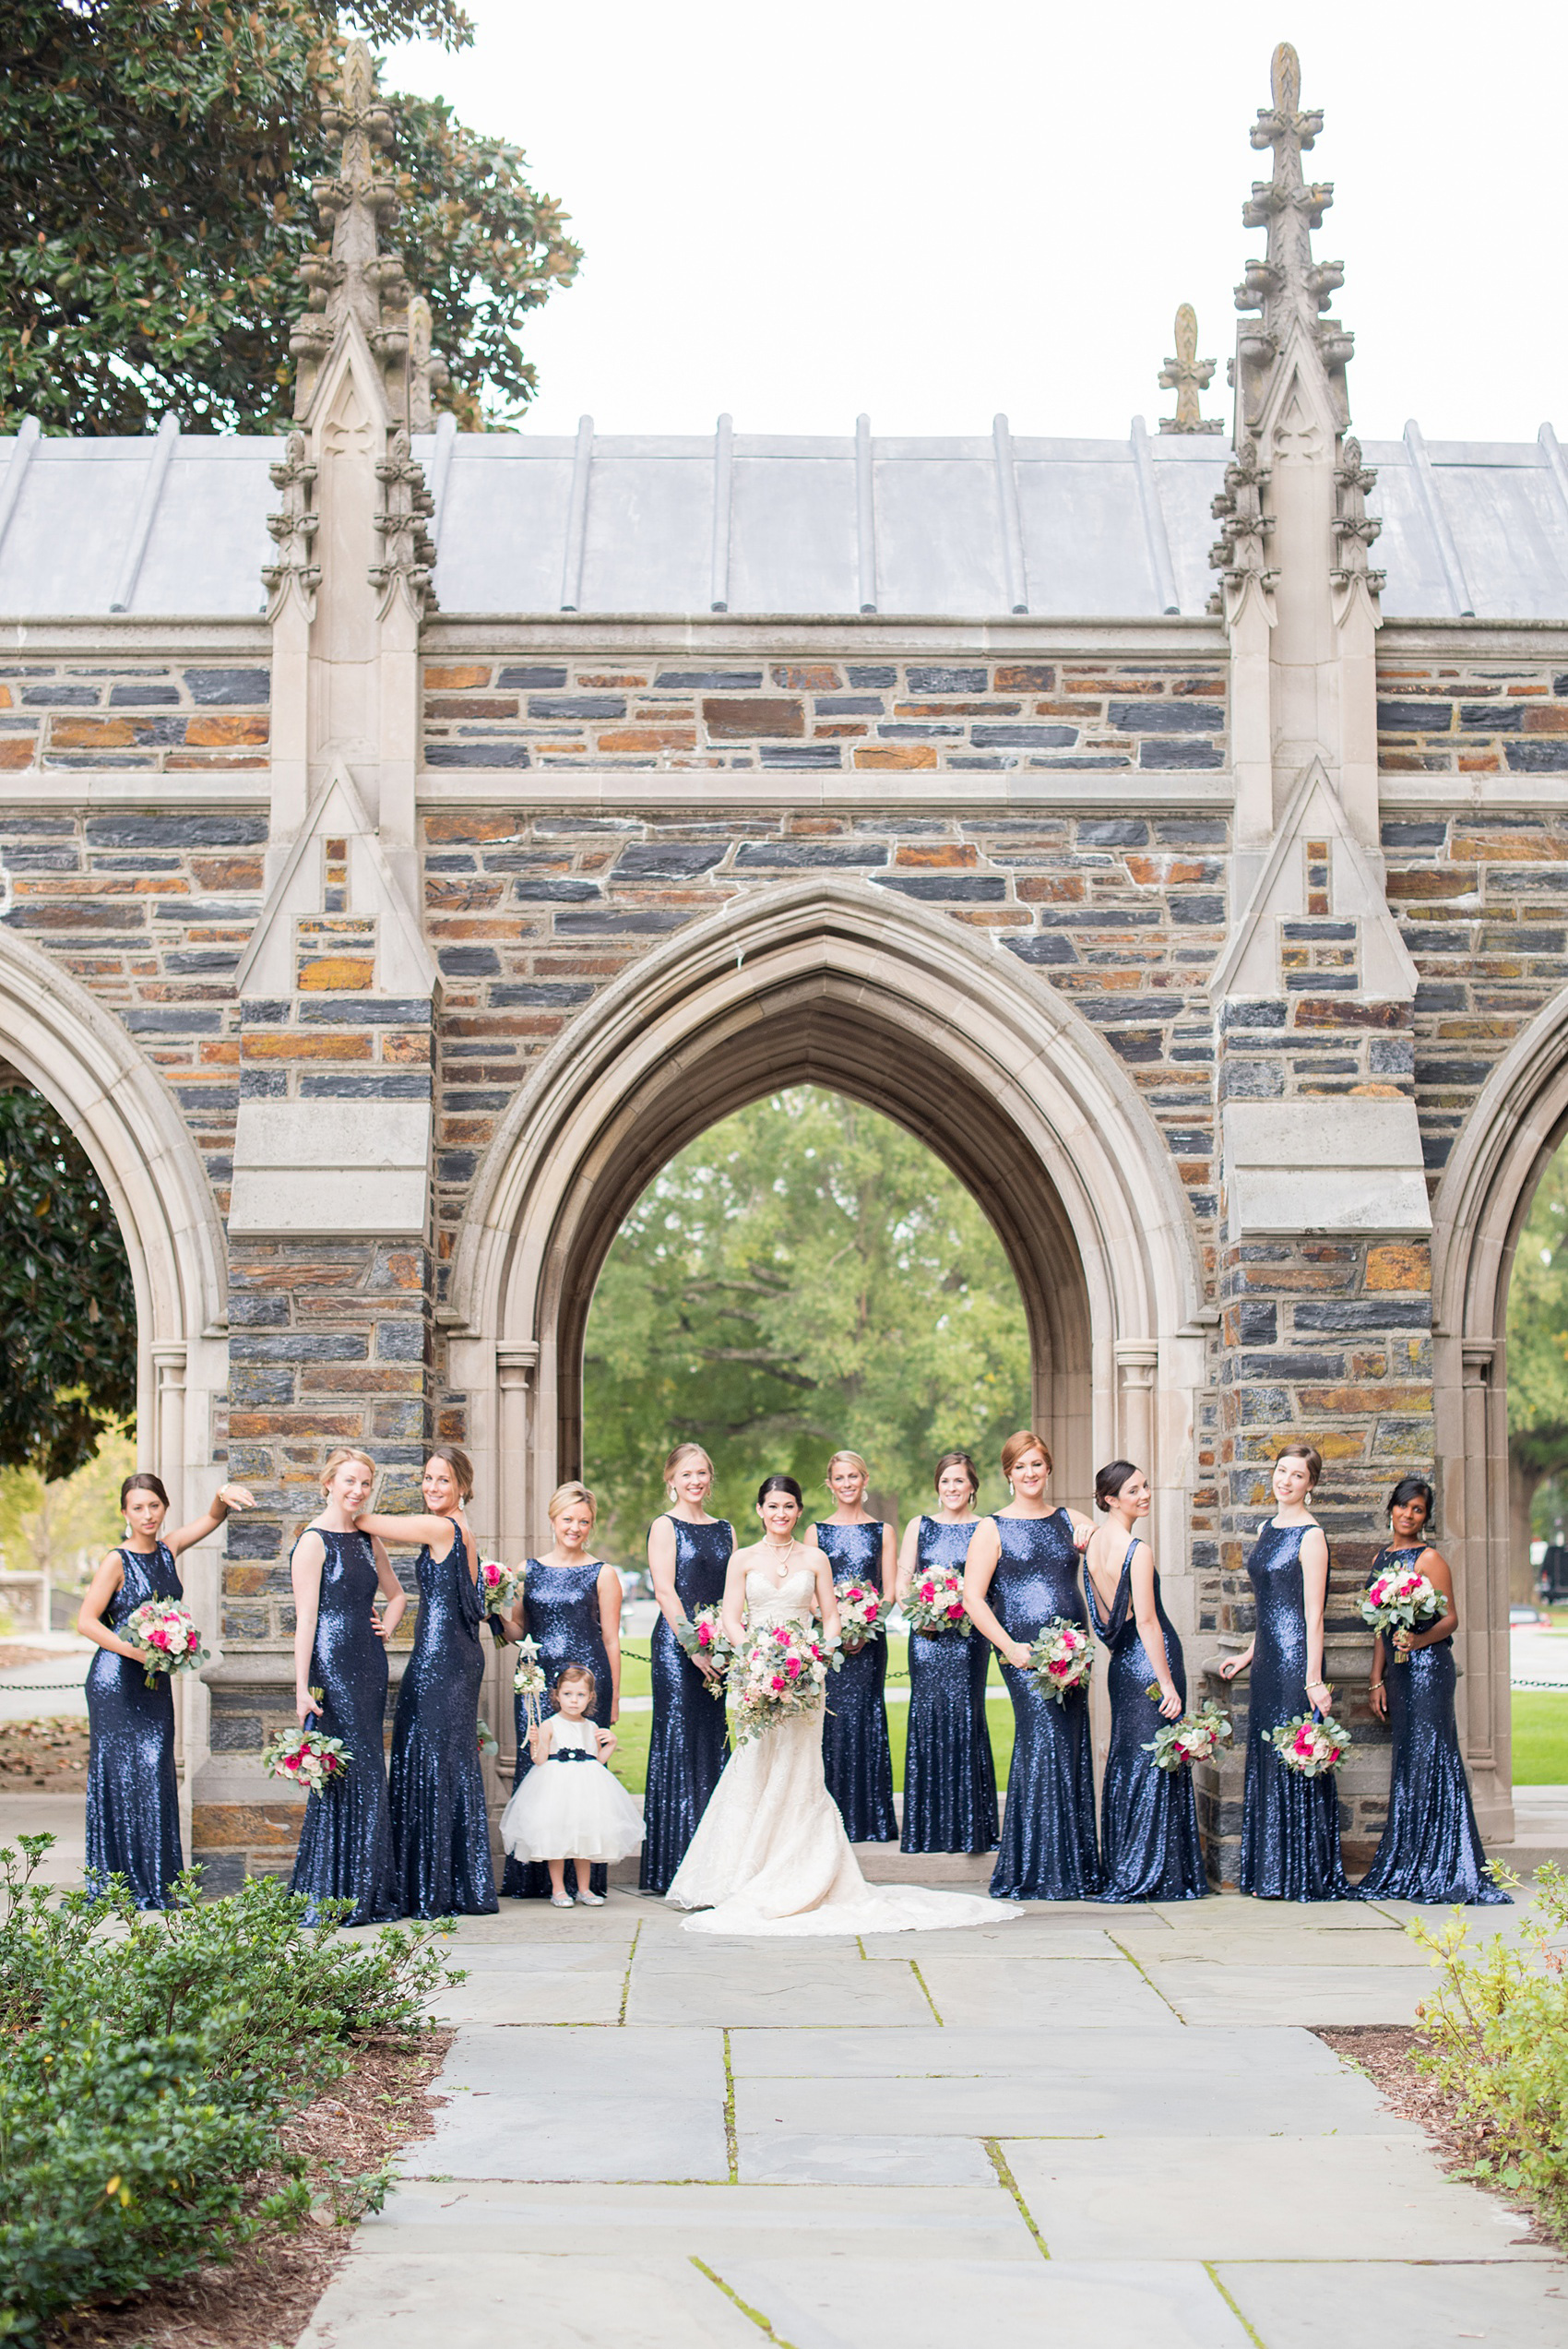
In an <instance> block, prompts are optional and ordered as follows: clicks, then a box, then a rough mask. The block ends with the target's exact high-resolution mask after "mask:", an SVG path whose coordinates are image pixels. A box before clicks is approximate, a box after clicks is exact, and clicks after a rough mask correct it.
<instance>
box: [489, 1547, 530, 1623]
mask: <svg viewBox="0 0 1568 2349" xmlns="http://www.w3.org/2000/svg"><path fill="white" fill-rule="evenodd" d="M479 1588H480V1595H481V1598H482V1599H483V1601H484V1611H485V1613H486V1615H510V1614H511V1612H512V1609H513V1608H514V1607H515V1606H516V1605H517V1601H518V1600H519V1599H520V1598H521V1597H522V1595H523V1568H521V1567H520V1566H503V1565H502V1563H501V1561H500V1559H499V1558H497V1557H481V1560H480V1562H479Z"/></svg>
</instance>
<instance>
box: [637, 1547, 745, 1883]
mask: <svg viewBox="0 0 1568 2349" xmlns="http://www.w3.org/2000/svg"><path fill="white" fill-rule="evenodd" d="M670 1522H671V1525H672V1526H673V1527H674V1529H675V1595H676V1597H677V1598H678V1599H679V1600H680V1602H681V1604H682V1605H683V1607H684V1609H685V1611H686V1613H687V1615H688V1616H695V1614H696V1612H697V1610H698V1609H699V1607H711V1606H717V1605H718V1604H719V1601H720V1599H722V1597H723V1596H724V1577H725V1574H726V1572H727V1571H728V1569H729V1565H730V1556H731V1551H732V1550H733V1549H734V1546H735V1533H734V1529H733V1527H732V1526H731V1525H729V1524H727V1523H726V1522H725V1520H723V1519H722V1518H716V1519H715V1520H714V1521H713V1522H712V1523H711V1524H709V1525H688V1524H687V1522H686V1520H685V1519H684V1518H681V1517H671V1520H670ZM649 1644H650V1647H651V1650H652V1656H651V1662H652V1680H653V1730H652V1733H651V1735H650V1736H649V1738H648V1747H647V1794H646V1795H644V1797H643V1856H642V1872H641V1875H640V1876H639V1878H638V1879H637V1880H638V1883H639V1884H640V1886H641V1888H642V1890H644V1891H645V1892H668V1891H669V1890H670V1881H671V1878H672V1877H673V1875H674V1873H675V1870H676V1869H677V1868H678V1867H679V1866H680V1865H681V1862H682V1861H683V1859H684V1858H685V1856H686V1846H687V1844H688V1843H689V1842H691V1840H692V1837H693V1836H694V1835H695V1832H696V1825H697V1821H698V1819H699V1818H701V1817H702V1815H703V1813H704V1811H705V1810H707V1804H708V1797H709V1795H711V1794H712V1793H713V1790H714V1788H715V1787H716V1786H717V1785H718V1783H719V1771H721V1770H722V1769H723V1767H724V1762H725V1756H726V1753H727V1751H728V1747H727V1746H726V1742H725V1717H724V1700H723V1698H722V1696H719V1697H715V1696H712V1695H710V1693H709V1688H708V1683H707V1681H706V1680H705V1679H704V1677H703V1675H702V1674H701V1673H700V1672H699V1671H698V1670H697V1668H696V1665H695V1663H693V1662H692V1660H691V1658H690V1656H688V1655H687V1653H686V1651H685V1650H684V1649H683V1647H682V1645H681V1643H680V1641H679V1640H677V1639H676V1637H675V1634H674V1633H673V1631H671V1628H670V1626H669V1625H668V1623H666V1622H665V1620H664V1617H663V1616H662V1615H660V1616H659V1620H658V1622H657V1623H656V1624H655V1625H654V1627H653V1638H652V1640H651V1642H650V1643H649Z"/></svg>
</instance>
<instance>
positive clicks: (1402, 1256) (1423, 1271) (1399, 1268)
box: [1367, 1240, 1431, 1291]
mask: <svg viewBox="0 0 1568 2349" xmlns="http://www.w3.org/2000/svg"><path fill="white" fill-rule="evenodd" d="M1367 1286H1368V1288H1369V1289H1418V1290H1423V1291H1424V1290H1427V1289H1430V1288H1431V1249H1430V1248H1429V1247H1425V1246H1409V1245H1408V1244H1406V1245H1403V1246H1400V1245H1396V1243H1395V1242H1394V1241H1392V1240H1390V1241H1388V1242H1386V1243H1384V1244H1383V1245H1381V1246H1377V1247H1374V1248H1369V1249H1368V1250H1367Z"/></svg>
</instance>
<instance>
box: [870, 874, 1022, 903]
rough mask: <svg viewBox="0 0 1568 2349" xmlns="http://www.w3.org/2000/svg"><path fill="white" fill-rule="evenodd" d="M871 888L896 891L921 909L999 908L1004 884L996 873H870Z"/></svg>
mask: <svg viewBox="0 0 1568 2349" xmlns="http://www.w3.org/2000/svg"><path fill="white" fill-rule="evenodd" d="M871 878H872V886H873V888H879V889H897V891H898V894H899V895H900V897H911V898H917V899H919V900H920V901H921V903H922V904H925V905H942V904H948V905H1000V904H1001V903H1002V901H1003V900H1004V898H1005V897H1006V895H1007V884H1006V882H1005V881H1004V879H1003V877H1002V876H1001V874H1000V873H914V874H903V873H873V875H872V876H871Z"/></svg>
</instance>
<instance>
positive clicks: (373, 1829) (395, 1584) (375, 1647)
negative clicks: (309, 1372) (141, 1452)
mask: <svg viewBox="0 0 1568 2349" xmlns="http://www.w3.org/2000/svg"><path fill="white" fill-rule="evenodd" d="M374 1483H375V1462H374V1461H373V1460H371V1459H370V1457H369V1456H368V1454H366V1453H364V1452H356V1451H346V1450H345V1451H336V1452H334V1453H333V1454H332V1457H331V1458H330V1460H328V1461H327V1465H326V1467H325V1468H324V1469H323V1470H322V1473H321V1491H322V1496H323V1498H324V1499H325V1502H326V1507H325V1508H323V1510H322V1512H321V1514H320V1516H319V1517H316V1518H314V1519H313V1520H312V1521H311V1522H310V1524H309V1525H307V1526H306V1528H305V1530H304V1532H303V1533H302V1534H301V1535H300V1538H299V1540H298V1541H297V1542H296V1543H295V1544H294V1547H293V1552H292V1555H291V1557H290V1560H289V1572H290V1578H291V1581H292V1583H293V1588H294V1714H295V1718H296V1719H297V1720H298V1722H299V1724H300V1726H301V1728H302V1729H303V1728H304V1727H305V1726H306V1724H307V1723H313V1722H314V1723H315V1725H316V1726H317V1727H318V1728H319V1729H320V1730H321V1731H322V1733H323V1735H326V1736H328V1737H340V1738H341V1739H342V1741H343V1743H344V1745H345V1746H346V1747H348V1749H349V1752H350V1755H351V1756H352V1759H351V1760H350V1764H349V1767H348V1769H347V1771H345V1772H344V1774H343V1776H342V1777H341V1778H339V1780H338V1781H337V1783H335V1784H334V1785H330V1786H327V1787H326V1788H325V1789H324V1790H323V1791H322V1792H321V1793H320V1794H313V1795H311V1797H310V1799H309V1801H308V1802H307V1803H306V1805H305V1818H304V1825H303V1828H302V1829H301V1830H300V1848H299V1852H298V1854H297V1855H296V1857H295V1860H294V1874H293V1881H292V1884H291V1888H290V1889H291V1890H292V1891H295V1892H308V1893H309V1895H310V1899H311V1907H310V1910H309V1912H308V1913H307V1914H308V1915H309V1917H310V1919H311V1921H312V1922H314V1921H315V1917H316V1914H317V1904H318V1903H319V1902H323V1901H347V1902H350V1914H348V1915H347V1916H346V1917H344V1918H342V1919H341V1920H340V1921H341V1922H342V1923H343V1924H344V1925H386V1924H388V1923H389V1922H390V1921H391V1920H392V1918H394V1917H396V1916H397V1915H398V1914H399V1911H398V1871H397V1868H396V1866H395V1865H394V1862H393V1857H392V1811H391V1803H390V1798H389V1795H388V1794H387V1787H386V1739H385V1729H384V1724H385V1723H386V1641H387V1640H389V1639H390V1638H391V1636H392V1634H393V1632H394V1631H395V1630H396V1629H397V1628H398V1624H399V1623H400V1622H401V1620H402V1616H403V1610H404V1608H405V1607H406V1606H407V1605H408V1603H409V1602H408V1596H407V1593H406V1592H404V1590H403V1586H402V1584H401V1583H400V1582H399V1581H398V1578H397V1576H396V1575H395V1574H394V1573H393V1571H392V1568H391V1567H390V1565H389V1564H388V1563H387V1557H386V1551H385V1550H384V1549H383V1548H382V1547H381V1544H379V1543H378V1542H373V1541H372V1539H371V1537H370V1535H369V1534H368V1533H361V1532H357V1531H356V1530H355V1526H354V1519H355V1517H356V1516H357V1515H358V1513H359V1511H360V1510H361V1509H362V1508H364V1507H365V1505H366V1503H367V1502H368V1501H369V1499H370V1495H371V1487H372V1486H373V1485H374ZM378 1593H379V1595H380V1596H381V1597H382V1598H383V1599H384V1600H385V1601H386V1611H385V1613H384V1614H382V1615H380V1616H377V1614H376V1612H375V1600H376V1596H377V1594H378ZM318 1697H319V1699H320V1702H319V1703H318V1702H317V1701H316V1699H317V1698H318Z"/></svg>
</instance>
